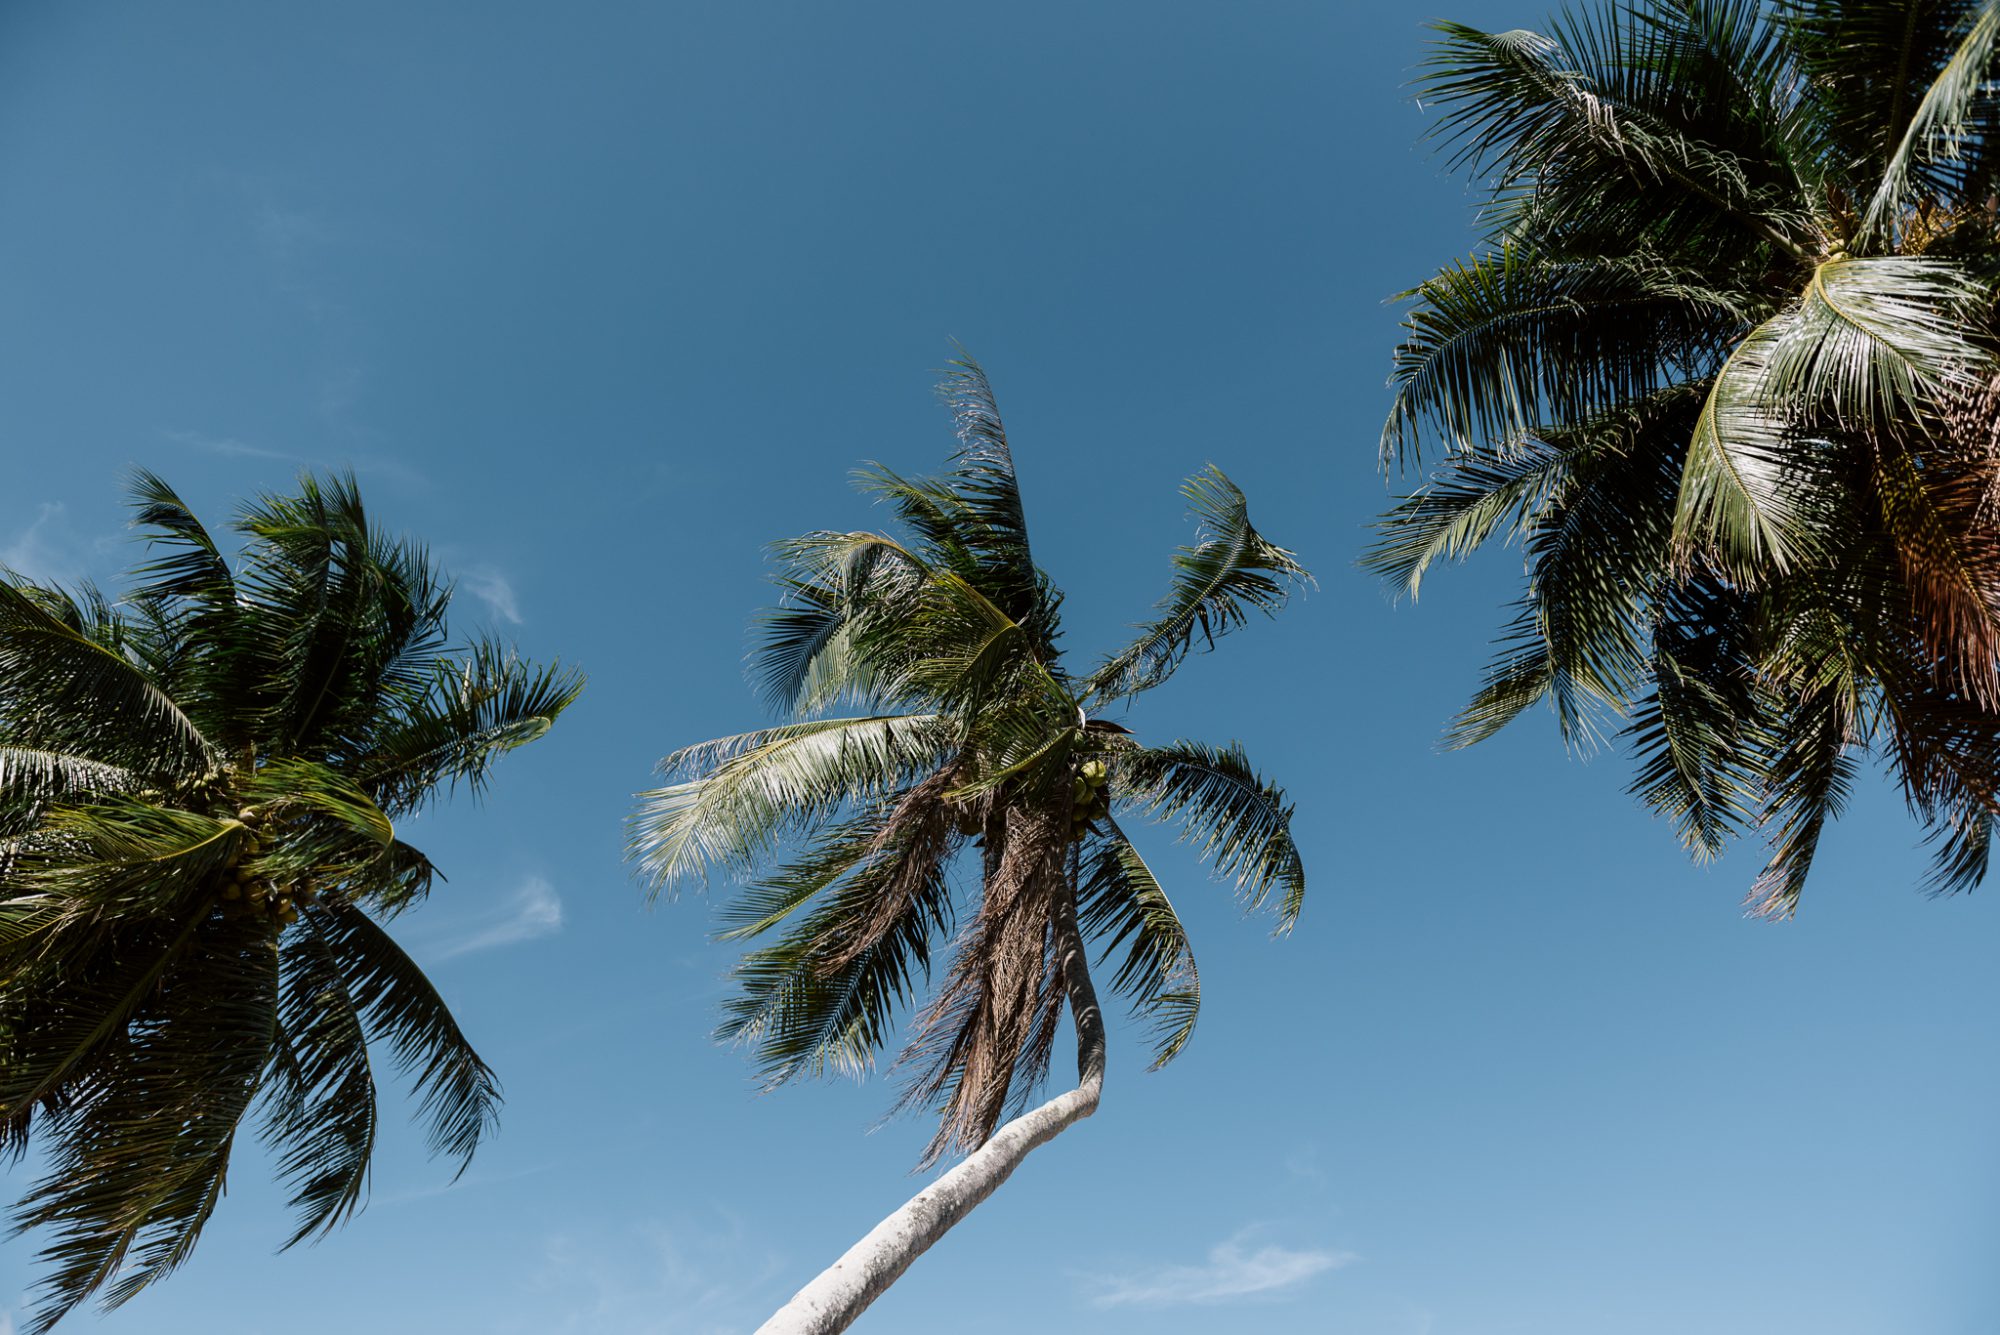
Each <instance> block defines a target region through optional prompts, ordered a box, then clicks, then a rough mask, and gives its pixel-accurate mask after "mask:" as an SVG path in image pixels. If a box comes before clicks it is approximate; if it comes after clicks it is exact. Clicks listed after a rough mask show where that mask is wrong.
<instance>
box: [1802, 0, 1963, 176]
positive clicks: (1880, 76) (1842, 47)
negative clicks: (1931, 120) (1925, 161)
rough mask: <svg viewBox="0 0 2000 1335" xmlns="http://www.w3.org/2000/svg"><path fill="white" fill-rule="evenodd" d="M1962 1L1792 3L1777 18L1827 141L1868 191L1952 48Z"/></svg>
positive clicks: (1884, 171)
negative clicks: (1840, 152)
mask: <svg viewBox="0 0 2000 1335" xmlns="http://www.w3.org/2000/svg"><path fill="white" fill-rule="evenodd" d="M1969 8H1970V6H1969V5H1966V4H1964V3H1962V0H1948V2H1947V3H1942V4H1941V3H1937V0H1863V2H1861V3H1857V2H1856V0H1791V2H1790V3H1788V4H1786V5H1785V6H1784V7H1783V8H1782V9H1781V10H1780V13H1779V22H1780V23H1781V24H1783V25H1784V28H1785V30H1786V37H1787V39H1788V42H1789V44H1790V46H1791V48H1792V50H1793V51H1794V52H1795V55H1796V59H1797V62H1798V66H1799V69H1800V72H1801V74H1802V75H1803V76H1804V78H1805V79H1806V80H1807V81H1808V85H1809V88H1810V96H1811V101H1812V106H1813V110H1814V112H1815V114H1816V117H1817V118H1818V119H1820V120H1821V121H1823V122H1824V124H1825V125H1826V127H1827V128H1826V134H1827V137H1828V139H1829V140H1831V141H1832V142H1834V143H1837V144H1839V145H1840V146H1841V148H1842V149H1843V150H1844V151H1845V152H1846V153H1847V154H1848V155H1850V156H1851V160H1852V163H1853V168H1852V169H1853V170H1854V172H1855V173H1856V174H1857V175H1858V176H1860V177H1861V178H1862V179H1864V180H1865V181H1867V183H1868V184H1869V185H1870V186H1872V185H1873V184H1874V183H1875V182H1876V181H1879V180H1882V179H1884V178H1885V177H1886V176H1887V175H1888V164H1889V163H1890V161H1891V159H1892V157H1893V156H1894V155H1895V154H1896V151H1897V147H1898V145H1900V144H1901V143H1903V141H1904V140H1905V138H1906V137H1907V135H1908V132H1909V128H1910V125H1911V122H1912V121H1913V119H1914V118H1915V117H1916V115H1917V109H1918V107H1919V106H1921V105H1922V104H1923V103H1924V101H1925V100H1926V89H1927V88H1928V87H1929V86H1930V85H1931V84H1932V83H1933V81H1934V80H1935V79H1936V78H1937V77H1938V74H1939V71H1940V70H1941V69H1942V68H1943V67H1944V65H1945V63H1946V62H1947V60H1948V59H1949V58H1950V56H1951V54H1952V51H1953V48H1954V46H1955V45H1956V44H1957V43H1956V40H1955V39H1956V34H1955V32H1954V29H1956V28H1957V27H1958V24H1959V20H1960V17H1961V16H1962V15H1963V14H1964V13H1965V12H1966V11H1967V9H1969Z"/></svg>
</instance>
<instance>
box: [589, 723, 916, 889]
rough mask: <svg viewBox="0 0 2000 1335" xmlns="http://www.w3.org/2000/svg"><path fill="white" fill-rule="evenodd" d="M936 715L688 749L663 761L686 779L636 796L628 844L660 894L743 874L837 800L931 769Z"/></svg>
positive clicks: (797, 729)
mask: <svg viewBox="0 0 2000 1335" xmlns="http://www.w3.org/2000/svg"><path fill="white" fill-rule="evenodd" d="M952 734H953V729H952V726H951V724H950V722H949V721H948V720H946V719H944V718H942V717H940V716H938V715H935V714H916V715H889V716H883V717H877V718H860V719H819V720H813V721H810V722H806V723H793V724H786V725H784V726H782V727H777V728H765V729H761V730H759V731H757V732H750V733H742V734H739V735H737V736H735V737H725V738H722V739H720V740H718V741H714V742H705V743H703V744H701V745H700V746H691V747H686V748H684V749H682V750H680V751H676V752H675V753H674V754H672V755H670V756H668V757H667V758H666V759H665V760H663V761H661V762H660V769H661V771H662V772H663V773H665V774H668V775H675V774H681V773H691V774H694V775H696V776H697V777H694V778H690V779H688V780H687V781H685V782H682V783H676V784H671V785H668V786H667V787H664V788H654V789H651V790H649V791H647V792H643V793H640V794H639V809H638V811H637V812H636V813H635V814H634V815H633V817H632V821H631V827H630V838H629V844H628V848H629V849H630V855H631V856H632V857H633V858H634V859H635V860H636V861H637V862H638V863H639V869H640V875H641V876H642V878H643V879H644V880H645V881H646V883H647V884H648V885H649V886H650V887H651V888H652V891H653V892H654V893H655V894H657V893H659V892H660V891H661V890H664V889H667V888H669V887H671V886H673V885H675V884H676V883H678V882H680V881H683V880H685V879H687V878H689V877H693V876H699V875H702V874H704V873H705V870H706V868H707V867H709V866H711V865H714V864H721V865H724V866H729V867H735V868H742V867H747V866H748V865H749V864H750V862H751V860H752V859H754V858H755V857H757V856H758V855H760V854H762V853H764V852H765V851H767V850H769V849H770V848H771V847H772V845H773V843H774V842H775V841H776V840H777V839H779V838H780V837H782V836H783V835H784V834H786V833H787V832H790V831H794V830H797V829H799V828H801V827H802V826H803V825H804V824H806V823H809V822H810V821H812V820H814V819H817V818H819V817H822V816H825V815H829V814H831V813H832V812H834V811H835V810H837V809H838V808H839V807H840V806H841V805H842V804H844V803H847V802H853V801H863V800H867V799H869V798H871V797H879V796H881V795H883V794H885V793H887V792H889V791H890V790H892V789H893V788H896V787H898V786H900V784H901V783H902V782H904V781H905V780H907V779H908V778H909V777H911V776H912V775H914V774H916V773H918V772H921V771H925V770H930V769H935V768H936V767H937V765H938V764H939V762H940V761H941V760H942V759H943V756H944V754H945V751H946V749H947V748H948V747H949V746H950V745H951V744H952V742H953V740H954V738H953V735H952Z"/></svg>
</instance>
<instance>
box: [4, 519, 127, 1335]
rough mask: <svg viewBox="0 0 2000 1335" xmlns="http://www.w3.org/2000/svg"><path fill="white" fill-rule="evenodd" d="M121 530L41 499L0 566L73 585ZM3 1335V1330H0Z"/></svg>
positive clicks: (7, 544)
mask: <svg viewBox="0 0 2000 1335" xmlns="http://www.w3.org/2000/svg"><path fill="white" fill-rule="evenodd" d="M124 536H125V535H124V534H123V533H115V534H105V535H100V536H98V537H96V538H85V537H84V536H83V535H81V534H80V533H78V532H77V531H76V526H75V525H74V524H72V523H71V522H70V519H69V510H68V508H67V507H66V506H64V505H63V503H62V502H60V501H44V502H42V503H41V504H40V505H37V506H36V507H35V517H34V518H33V519H32V520H30V521H29V523H28V525H27V527H25V528H23V529H22V530H21V531H20V532H18V533H16V534H15V535H14V536H13V537H12V538H11V539H7V540H4V541H0V566H5V567H6V568H7V569H9V570H11V571H13V572H14V573H15V574H17V575H22V576H25V577H26V578H28V579H31V580H33V581H35V582H36V583H38V584H75V583H77V582H78V581H80V580H83V579H85V578H87V577H89V576H90V575H92V574H94V573H95V574H99V575H101V574H102V570H101V567H102V564H103V562H104V560H105V558H106V557H108V556H109V555H110V554H111V553H112V552H113V551H114V550H115V549H116V548H117V546H118V543H119V539H121V538H123V537H124ZM0 1335H4V1332H0Z"/></svg>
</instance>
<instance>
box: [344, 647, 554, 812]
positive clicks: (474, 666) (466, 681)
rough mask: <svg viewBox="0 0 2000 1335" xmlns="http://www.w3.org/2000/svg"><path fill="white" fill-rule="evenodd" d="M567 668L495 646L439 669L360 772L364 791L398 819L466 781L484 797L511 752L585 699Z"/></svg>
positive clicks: (376, 740)
mask: <svg viewBox="0 0 2000 1335" xmlns="http://www.w3.org/2000/svg"><path fill="white" fill-rule="evenodd" d="M583 685H584V678H583V674H582V673H581V672H578V671H577V670H576V669H574V668H566V667H564V666H563V665H562V664H561V663H560V662H553V663H550V664H548V665H547V666H546V667H539V668H538V667H536V666H534V665H533V664H531V663H527V662H523V661H522V660H521V659H520V658H519V657H517V656H516V655H515V654H513V653H512V652H510V651H509V650H507V649H505V648H504V647H502V646H501V645H499V644H497V643H494V642H492V641H480V642H477V643H475V644H473V645H472V646H471V647H470V648H469V649H468V650H467V651H466V653H465V654H464V656H463V657H460V658H455V659H451V660H446V661H442V662H439V663H437V664H435V665H434V666H433V668H432V671H431V673H430V678H429V680H428V681H427V682H426V683H425V688H424V691H423V693H422V695H420V696H417V697H415V698H413V699H410V700H409V701H408V702H407V703H406V704H404V705H403V706H402V707H401V708H400V709H398V710H397V711H396V715H395V717H394V720H393V722H390V723H388V724H387V725H386V726H384V727H382V728H380V729H379V730H378V731H377V732H376V735H375V736H374V737H373V738H372V739H371V745H370V746H369V748H368V749H367V751H366V752H364V753H363V754H362V755H360V756H359V757H357V758H356V760H355V762H354V766H353V768H354V769H355V771H356V773H357V775H358V781H359V783H360V784H361V786H362V787H363V788H364V789H366V790H367V791H368V792H369V793H371V794H372V795H373V796H374V797H375V799H376V800H377V801H378V802H380V803H381V804H382V806H383V807H384V809H386V810H388V811H392V812H397V813H407V812H410V811H413V810H415V809H416V808H417V807H418V806H420V805H421V804H423V803H424V802H428V801H430V800H433V799H434V798H435V797H436V796H437V795H438V793H439V792H440V791H443V792H450V791H453V790H455V789H456V788H457V787H458V785H459V784H460V783H463V784H465V786H466V787H467V788H468V789H469V790H470V791H471V792H472V793H473V795H474V796H477V795H478V794H479V793H481V792H482V791H484V789H485V786H486V784H487V782H488V780H489V777H490V776H491V774H492V770H493V767H494V765H495V764H496V763H498V761H499V759H500V757H501V756H503V755H505V754H506V753H507V752H509V751H512V750H514V749H516V748H517V747H522V746H525V745H527V744H528V743H529V742H532V741H534V740H536V739H537V738H539V737H542V736H544V735H545V734H546V733H547V732H548V730H549V729H550V728H552V727H554V726H555V721H556V719H557V718H559V717H561V715H562V713H563V711H564V710H566V709H568V708H569V707H570V706H571V705H572V704H574V703H575V702H576V699H577V697H578V696H579V695H580V694H581V693H582V691H583Z"/></svg>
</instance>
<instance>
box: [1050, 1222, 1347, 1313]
mask: <svg viewBox="0 0 2000 1335" xmlns="http://www.w3.org/2000/svg"><path fill="white" fill-rule="evenodd" d="M1355 1259H1357V1258H1356V1257H1355V1255H1354V1253H1352V1252H1338V1251H1328V1250H1324V1249H1319V1248H1313V1249H1308V1250H1304V1251H1295V1250H1293V1249H1292V1248H1290V1247H1280V1246H1278V1245H1276V1244H1266V1245H1264V1246H1261V1247H1252V1246H1251V1245H1250V1243H1249V1242H1248V1240H1247V1239H1246V1236H1245V1234H1243V1233H1238V1234H1237V1235H1236V1236H1235V1237H1233V1238H1230V1239H1229V1240H1227V1241H1226V1242H1220V1243H1217V1244H1216V1245H1215V1246H1214V1247H1212V1248H1210V1249H1209V1253H1208V1260H1207V1261H1206V1262H1205V1263H1204V1264H1202V1265H1168V1266H1156V1267H1152V1268H1149V1269H1144V1270H1135V1271H1131V1272H1128V1273H1126V1274H1122V1275H1100V1276H1097V1277H1095V1278H1094V1279H1093V1280H1091V1281H1089V1286H1090V1287H1091V1288H1093V1289H1094V1290H1096V1291H1095V1292H1094V1293H1093V1294H1092V1295H1091V1298H1090V1304H1091V1306H1093V1307H1179V1306H1185V1305H1188V1304H1198V1303H1221V1302H1229V1301H1231V1300H1232V1299H1237V1298H1254V1297H1260V1296H1269V1295H1273V1294H1279V1293H1284V1292H1286V1291H1288V1290H1291V1289H1296V1288H1298V1287H1299V1286H1300V1285H1302V1284H1304V1283H1305V1282H1306V1281H1307V1280H1309V1279H1311V1278H1313V1277H1314V1276H1315V1275H1322V1274H1325V1273H1326V1272H1327V1271H1329V1270H1338V1269H1339V1268H1340V1267H1341V1266H1344V1265H1347V1264H1349V1263H1351V1262H1353V1261H1354V1260H1355Z"/></svg>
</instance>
